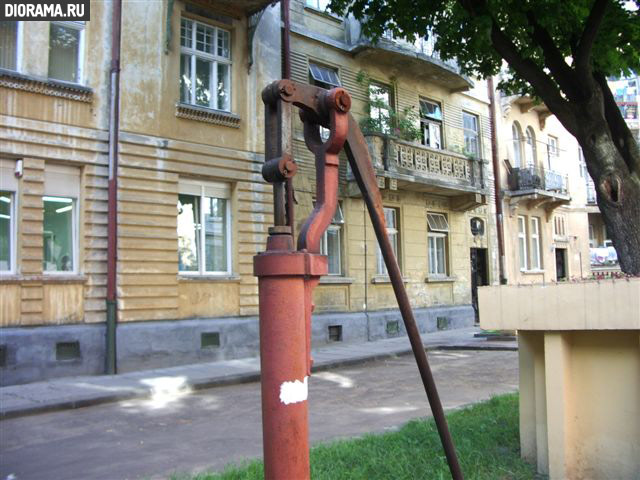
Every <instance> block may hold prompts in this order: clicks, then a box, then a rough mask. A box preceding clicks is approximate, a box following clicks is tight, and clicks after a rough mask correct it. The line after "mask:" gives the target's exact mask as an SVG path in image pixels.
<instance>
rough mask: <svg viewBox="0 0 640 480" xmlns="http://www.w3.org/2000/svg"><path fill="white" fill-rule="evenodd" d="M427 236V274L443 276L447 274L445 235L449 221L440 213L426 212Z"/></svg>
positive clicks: (446, 234) (446, 235) (447, 231)
mask: <svg viewBox="0 0 640 480" xmlns="http://www.w3.org/2000/svg"><path fill="white" fill-rule="evenodd" d="M427 225H428V227H429V233H428V236H427V240H428V245H427V248H428V250H429V276H432V277H444V276H446V275H447V237H448V235H449V222H448V221H447V217H446V215H444V214H442V213H427Z"/></svg>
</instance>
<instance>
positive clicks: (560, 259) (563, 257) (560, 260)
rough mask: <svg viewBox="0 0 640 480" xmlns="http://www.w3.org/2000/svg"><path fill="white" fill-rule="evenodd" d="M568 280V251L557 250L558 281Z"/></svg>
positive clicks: (563, 249) (564, 249)
mask: <svg viewBox="0 0 640 480" xmlns="http://www.w3.org/2000/svg"><path fill="white" fill-rule="evenodd" d="M566 279H567V249H566V248H556V280H558V281H560V280H566Z"/></svg>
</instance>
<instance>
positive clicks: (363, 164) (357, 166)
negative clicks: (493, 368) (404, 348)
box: [345, 114, 463, 480]
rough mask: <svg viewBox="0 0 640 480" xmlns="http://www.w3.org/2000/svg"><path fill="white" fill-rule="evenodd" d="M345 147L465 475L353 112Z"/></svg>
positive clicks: (436, 413) (428, 386) (425, 379)
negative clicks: (388, 233)
mask: <svg viewBox="0 0 640 480" xmlns="http://www.w3.org/2000/svg"><path fill="white" fill-rule="evenodd" d="M345 151H346V153H347V158H348V159H349V165H350V166H351V171H352V172H353V176H354V177H355V179H356V182H357V183H358V187H359V188H360V192H361V193H362V197H363V198H364V201H365V203H366V204H367V209H368V210H369V216H370V217H371V223H372V224H373V229H374V231H375V234H376V237H377V239H378V245H379V246H380V251H381V252H382V258H383V259H384V263H385V265H386V267H387V272H388V274H389V279H390V280H391V285H392V286H393V291H394V293H395V295H396V299H397V300H398V307H399V308H400V313H401V314H402V320H403V321H404V325H405V328H406V330H407V335H408V336H409V341H410V343H411V349H412V350H413V355H414V356H415V359H416V363H417V365H418V370H419V371H420V377H421V378H422V383H423V385H424V389H425V392H426V393H427V398H428V399H429V405H430V406H431V412H432V413H433V418H434V420H435V422H436V426H437V428H438V434H439V435H440V440H441V442H442V446H443V448H444V451H445V455H446V457H447V462H448V464H449V470H450V471H451V476H452V477H453V479H454V480H458V479H462V478H463V476H462V470H461V469H460V464H459V463H458V458H457V456H456V451H455V447H454V445H453V440H452V439H451V434H450V433H449V427H448V426H447V420H446V418H445V416H444V410H443V408H442V403H441V402H440V397H439V395H438V390H437V388H436V384H435V381H434V379H433V374H432V373H431V368H430V367H429V361H428V360H427V354H426V352H425V349H424V345H423V344H422V339H421V338H420V331H419V330H418V326H417V324H416V320H415V318H414V316H413V311H412V309H411V303H410V302H409V296H408V295H407V290H406V289H405V287H404V280H403V278H402V273H401V272H400V267H399V266H398V261H397V259H396V257H395V254H394V252H393V247H392V246H391V242H390V241H389V236H388V235H387V226H386V222H385V217H384V207H383V205H382V195H380V189H379V188H378V182H377V181H376V174H375V171H374V169H373V164H372V163H371V158H370V156H369V148H368V147H367V142H366V141H365V139H364V136H363V135H362V132H361V131H360V127H359V126H358V123H357V122H356V120H355V119H354V118H353V116H352V115H351V114H349V133H348V134H347V141H346V142H345Z"/></svg>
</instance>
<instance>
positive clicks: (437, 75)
mask: <svg viewBox="0 0 640 480" xmlns="http://www.w3.org/2000/svg"><path fill="white" fill-rule="evenodd" d="M350 28H351V30H352V33H351V38H354V39H356V41H355V42H353V47H352V48H351V51H352V52H353V53H355V54H356V56H357V57H358V58H370V59H371V60H372V61H375V62H376V64H378V65H380V66H383V67H386V68H391V69H396V70H397V71H401V72H404V73H405V74H406V75H407V76H412V77H415V78H417V79H421V80H424V81H427V82H431V83H436V84H438V85H440V86H442V87H444V88H446V89H448V90H449V91H451V92H463V91H466V90H469V89H470V88H471V87H473V82H472V81H471V80H470V79H469V77H467V76H466V75H464V74H462V73H461V72H460V67H459V66H458V63H457V62H456V61H455V60H443V59H442V58H440V53H439V52H438V51H437V50H436V49H435V42H436V37H435V36H434V35H429V36H428V37H427V38H417V39H416V40H415V41H413V42H412V41H410V40H407V39H404V38H397V37H393V36H392V35H391V34H386V35H385V36H383V37H381V38H380V39H378V40H377V41H375V42H374V41H373V40H371V39H370V38H367V37H365V36H364V35H362V34H361V32H360V30H359V25H357V26H356V27H355V28H354V27H353V26H351V27H350ZM354 30H355V33H354V32H353V31H354Z"/></svg>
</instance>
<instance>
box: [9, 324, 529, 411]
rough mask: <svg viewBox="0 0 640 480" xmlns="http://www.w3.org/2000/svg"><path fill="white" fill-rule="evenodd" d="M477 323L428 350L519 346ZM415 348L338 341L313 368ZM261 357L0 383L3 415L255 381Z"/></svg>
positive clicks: (432, 339)
mask: <svg viewBox="0 0 640 480" xmlns="http://www.w3.org/2000/svg"><path fill="white" fill-rule="evenodd" d="M478 332H480V329H479V328H477V327H473V328H464V329H455V330H445V331H439V332H433V333H427V334H423V335H422V340H423V343H424V345H425V347H426V348H427V349H428V350H429V349H431V350H516V349H517V343H516V342H515V341H502V340H500V341H496V340H493V341H492V340H486V339H485V338H484V337H474V335H475V334H477V333H478ZM409 352H411V346H410V344H409V340H408V338H407V337H397V338H391V339H383V340H378V341H375V342H367V343H360V344H334V345H328V346H323V347H321V348H318V349H314V350H313V351H312V357H313V359H314V368H313V370H314V371H319V370H326V369H327V368H331V367H335V366H341V365H349V364H353V363H360V362H363V361H368V360H376V359H381V358H385V357H393V356H399V355H403V354H406V353H409ZM259 378H260V360H259V358H243V359H235V360H226V361H220V362H212V363H198V364H193V365H182V366H176V367H169V368H160V369H154V370H146V371H138V372H128V373H123V374H119V375H98V376H82V377H67V378H58V379H51V380H48V381H44V382H35V383H30V384H26V385H12V386H8V387H1V388H0V418H11V417H19V416H24V415H31V414H36V413H42V412H47V411H52V410H62V409H69V408H79V407H85V406H90V405H97V404H101V403H108V402H115V401H120V400H128V399H131V398H145V397H150V396H152V395H154V394H157V392H158V391H164V390H172V391H175V390H181V389H184V390H202V389H206V388H211V387H215V386H222V385H230V384H236V383H246V382H252V381H256V380H258V379H259Z"/></svg>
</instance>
